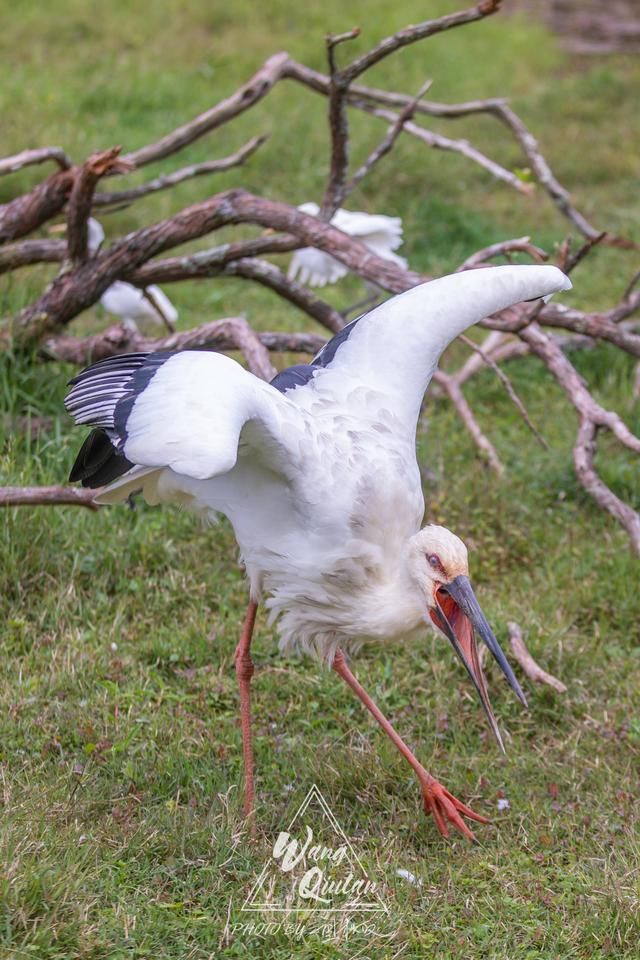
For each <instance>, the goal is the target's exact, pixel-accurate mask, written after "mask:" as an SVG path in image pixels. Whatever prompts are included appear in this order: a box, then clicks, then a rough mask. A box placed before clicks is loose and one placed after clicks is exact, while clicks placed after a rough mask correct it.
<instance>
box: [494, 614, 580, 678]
mask: <svg viewBox="0 0 640 960" xmlns="http://www.w3.org/2000/svg"><path fill="white" fill-rule="evenodd" d="M507 629H508V631H509V641H510V643H511V652H512V653H513V657H514V659H515V660H516V661H517V662H518V663H519V664H520V666H521V667H522V670H523V672H524V675H525V676H526V677H527V678H528V679H529V680H531V681H532V682H533V683H542V684H545V685H546V686H547V687H553V689H554V690H556V691H557V692H558V693H566V692H567V688H566V686H565V685H564V683H563V682H562V681H561V680H558V679H557V677H554V676H552V674H550V673H547V671H546V670H543V669H542V667H541V666H539V664H537V663H536V661H535V660H534V659H533V657H532V656H531V654H530V653H529V651H528V650H527V648H526V646H525V642H524V638H523V636H522V630H521V629H520V627H519V626H518V624H517V623H513V621H510V622H509V623H508V624H507Z"/></svg>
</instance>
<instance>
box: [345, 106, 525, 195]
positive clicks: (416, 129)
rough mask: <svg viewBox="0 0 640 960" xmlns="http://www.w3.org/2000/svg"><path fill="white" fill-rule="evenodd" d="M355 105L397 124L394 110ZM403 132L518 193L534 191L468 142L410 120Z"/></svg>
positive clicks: (396, 115)
mask: <svg viewBox="0 0 640 960" xmlns="http://www.w3.org/2000/svg"><path fill="white" fill-rule="evenodd" d="M355 105H356V106H360V107H361V108H362V109H363V110H364V111H366V113H370V114H371V115H372V116H374V117H378V118H379V119H381V120H387V121H389V122H391V123H393V122H397V120H398V114H395V113H393V111H392V110H386V109H384V108H382V107H374V106H371V105H370V104H368V103H366V102H365V101H362V102H360V103H359V102H357V101H356V104H355ZM416 109H417V108H416ZM403 130H404V131H405V132H406V133H409V134H411V136H413V137H416V138H417V139H418V140H422V142H423V143H426V145H427V146H428V147H432V148H433V149H435V150H448V151H450V152H452V153H459V154H461V155H462V156H463V157H466V158H467V159H468V160H471V161H473V163H477V164H478V166H480V167H483V168H484V169H485V170H487V171H488V172H489V173H490V174H491V175H492V176H493V177H495V178H496V180H502V181H503V182H504V183H508V184H509V185H510V186H512V187H513V188H514V189H515V190H517V191H518V193H522V194H525V195H528V194H530V193H531V192H532V190H533V187H532V185H531V184H529V183H525V182H524V181H522V180H520V179H519V178H518V177H517V176H516V175H515V173H512V172H511V171H510V170H506V169H505V168H504V167H502V166H501V165H500V164H499V163H496V162H495V160H491V159H490V158H489V157H487V156H485V154H484V153H481V152H480V150H477V149H476V148H475V147H473V146H472V145H471V144H470V143H469V141H468V140H452V139H451V138H450V137H445V136H443V135H442V134H440V133H434V132H433V131H432V130H427V129H426V128H425V127H421V126H420V125H419V124H417V123H414V122H412V121H410V120H409V121H407V122H406V123H405V124H404V126H403Z"/></svg>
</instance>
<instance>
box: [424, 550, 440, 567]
mask: <svg viewBox="0 0 640 960" xmlns="http://www.w3.org/2000/svg"><path fill="white" fill-rule="evenodd" d="M427 560H428V561H429V563H430V565H431V566H432V567H433V569H434V570H442V561H441V560H440V557H439V556H438V554H437V553H429V554H428V555H427Z"/></svg>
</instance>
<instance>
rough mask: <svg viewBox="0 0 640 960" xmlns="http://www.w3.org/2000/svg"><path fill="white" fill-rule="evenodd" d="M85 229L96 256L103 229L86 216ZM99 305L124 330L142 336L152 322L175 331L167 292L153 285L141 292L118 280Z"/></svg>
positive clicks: (98, 223)
mask: <svg viewBox="0 0 640 960" xmlns="http://www.w3.org/2000/svg"><path fill="white" fill-rule="evenodd" d="M87 227H88V231H89V236H88V246H89V252H90V253H97V251H98V250H99V249H100V247H101V246H102V244H103V243H104V238H105V233H104V229H103V227H102V224H101V223H100V221H99V220H96V219H95V217H89V219H88V221H87ZM145 293H146V294H147V295H145ZM100 303H101V305H102V306H103V307H104V309H105V310H106V311H107V313H111V314H113V315H114V316H115V317H119V318H120V320H122V323H123V326H124V327H125V328H128V329H133V330H134V331H138V330H139V331H140V332H143V333H144V332H145V330H146V326H147V325H148V324H149V323H151V324H154V325H156V326H157V325H158V324H164V326H166V327H167V329H168V330H169V331H171V332H173V331H174V330H175V325H176V321H177V319H178V311H177V310H176V308H175V307H174V305H173V304H172V303H171V300H169V297H168V296H167V295H166V293H164V291H162V290H161V289H160V287H158V286H156V285H155V284H152V285H151V286H149V287H146V290H141V289H139V288H138V287H134V286H133V284H131V283H125V282H124V281H123V280H117V281H116V282H115V283H112V284H111V286H110V287H108V288H107V289H106V290H105V292H104V293H103V294H102V296H101V298H100Z"/></svg>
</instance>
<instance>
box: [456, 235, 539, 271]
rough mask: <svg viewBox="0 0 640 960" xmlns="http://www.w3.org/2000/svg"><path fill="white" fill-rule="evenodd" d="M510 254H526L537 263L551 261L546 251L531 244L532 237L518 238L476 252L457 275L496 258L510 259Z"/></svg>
mask: <svg viewBox="0 0 640 960" xmlns="http://www.w3.org/2000/svg"><path fill="white" fill-rule="evenodd" d="M510 253H526V254H528V255H529V256H530V257H531V259H532V260H534V261H535V262H536V263H546V261H547V260H548V259H549V254H548V253H547V252H546V250H543V249H542V247H536V246H534V244H533V243H531V237H516V238H515V239H514V240H501V241H499V242H498V243H492V244H491V246H489V247H483V248H482V250H476V252H475V253H472V254H471V256H470V257H467V259H466V260H465V261H464V262H463V263H461V264H460V266H459V267H458V269H457V271H456V273H461V272H462V271H463V270H472V269H473V268H474V267H480V266H483V265H484V264H486V262H487V261H488V260H492V259H493V258H494V257H500V256H504V257H507V258H509V254H510Z"/></svg>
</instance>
